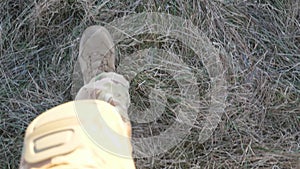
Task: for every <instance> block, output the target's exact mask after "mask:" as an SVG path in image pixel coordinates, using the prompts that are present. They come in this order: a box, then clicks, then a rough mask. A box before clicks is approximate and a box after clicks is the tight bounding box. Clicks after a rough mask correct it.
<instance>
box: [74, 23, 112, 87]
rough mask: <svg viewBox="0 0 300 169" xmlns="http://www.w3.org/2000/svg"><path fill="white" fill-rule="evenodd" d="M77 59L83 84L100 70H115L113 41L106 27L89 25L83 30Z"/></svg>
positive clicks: (100, 71)
mask: <svg viewBox="0 0 300 169" xmlns="http://www.w3.org/2000/svg"><path fill="white" fill-rule="evenodd" d="M78 61H79V64H80V67H81V71H82V75H83V80H84V84H87V83H89V81H90V80H91V79H92V78H93V77H95V76H97V75H98V74H100V73H102V72H114V71H115V50H114V43H113V40H112V37H111V35H110V33H109V32H108V31H107V29H105V28H104V27H102V26H90V27H88V28H87V29H86V30H85V31H84V32H83V35H82V38H81V40H80V46H79V57H78Z"/></svg>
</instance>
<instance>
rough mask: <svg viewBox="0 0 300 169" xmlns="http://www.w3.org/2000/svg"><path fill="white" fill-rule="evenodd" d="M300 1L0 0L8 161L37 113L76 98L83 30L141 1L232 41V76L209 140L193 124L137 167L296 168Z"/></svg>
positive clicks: (1, 96)
mask: <svg viewBox="0 0 300 169" xmlns="http://www.w3.org/2000/svg"><path fill="white" fill-rule="evenodd" d="M299 3H300V2H299V1H298V0H257V1H252V2H250V1H249V2H247V1H241V2H239V1H236V0H235V1H234V0H228V1H209V0H203V1H197V0H192V1H183V0H175V1H170V2H168V1H162V2H161V1H158V0H157V1H156V0H151V1H149V2H148V1H146V0H128V1H119V0H116V1H105V2H102V1H99V2H98V1H96V0H91V1H83V0H66V1H64V0H51V1H48V0H40V1H34V0H28V1H23V0H19V1H16V0H6V1H1V2H0V14H1V16H0V17H1V19H0V52H1V53H0V63H1V64H0V65H1V69H0V71H1V77H0V84H1V90H0V103H1V106H0V125H1V127H0V128H1V130H0V135H1V137H0V140H1V146H0V150H1V151H0V164H1V168H17V166H18V163H19V158H20V154H21V148H22V139H23V135H24V130H25V129H26V126H27V125H28V124H29V122H30V121H31V120H32V119H34V117H36V116H37V115H38V114H39V113H41V112H43V111H45V110H47V109H49V108H51V107H53V106H56V105H58V104H61V103H63V102H66V101H68V100H71V95H70V88H71V82H72V79H71V76H72V68H73V66H74V62H75V60H76V57H77V54H78V42H79V37H80V35H81V33H82V32H83V30H84V29H85V28H86V27H87V26H89V25H93V24H101V25H102V24H104V23H107V22H110V21H112V20H113V19H114V18H116V17H121V16H124V15H128V14H132V13H137V12H142V11H148V12H150V11H157V12H166V13H170V14H174V15H177V16H181V17H183V18H187V19H190V20H191V21H192V22H193V23H194V24H195V25H197V26H198V27H199V29H200V30H201V31H203V32H204V33H205V34H206V35H207V36H208V38H209V39H210V40H211V42H212V44H214V46H215V47H216V48H220V49H222V50H224V51H226V53H227V55H222V54H221V55H220V57H221V59H223V61H224V67H225V68H226V70H228V71H227V72H226V78H227V82H228V85H229V86H228V98H227V108H226V113H225V114H224V116H223V117H222V121H221V123H219V125H218V128H217V129H216V131H215V132H214V134H213V135H212V137H211V138H210V139H209V140H208V141H206V142H205V143H199V142H198V134H199V130H198V129H197V128H196V127H195V128H193V129H192V132H191V134H190V135H189V137H187V138H186V139H185V140H184V141H182V142H181V143H180V144H179V145H177V146H176V147H174V148H173V149H171V150H170V151H168V152H166V153H164V154H160V155H157V156H154V157H151V158H143V159H136V165H137V167H138V168H297V167H298V168H299V167H300V164H299V163H300V137H299V136H300V107H299V105H300V97H299V96H300V49H299V47H300V23H299V20H300V4H299ZM145 37H147V36H145ZM120 51H122V50H120ZM125 51H126V50H125ZM120 53H122V52H120ZM196 61H197V60H196ZM135 99H136V98H135Z"/></svg>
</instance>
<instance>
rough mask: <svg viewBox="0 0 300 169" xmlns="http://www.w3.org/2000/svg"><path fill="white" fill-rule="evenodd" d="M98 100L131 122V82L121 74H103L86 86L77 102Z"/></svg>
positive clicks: (76, 98)
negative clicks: (129, 116) (114, 108)
mask: <svg viewBox="0 0 300 169" xmlns="http://www.w3.org/2000/svg"><path fill="white" fill-rule="evenodd" d="M84 99H97V100H102V101H105V102H108V103H110V104H111V105H113V106H115V107H116V109H117V110H118V112H119V113H120V114H121V116H122V118H123V119H124V121H126V122H129V118H128V114H127V110H128V107H129V104H130V96H129V82H128V81H127V80H126V79H125V78H124V77H123V76H122V75H120V74H117V73H114V72H103V73H101V74H100V75H98V76H96V77H94V78H93V79H92V80H91V81H90V82H89V83H88V84H86V85H84V86H83V87H82V88H81V89H80V90H79V92H78V93H77V95H76V97H75V100H84Z"/></svg>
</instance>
